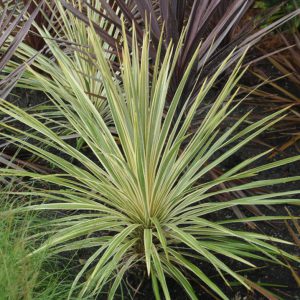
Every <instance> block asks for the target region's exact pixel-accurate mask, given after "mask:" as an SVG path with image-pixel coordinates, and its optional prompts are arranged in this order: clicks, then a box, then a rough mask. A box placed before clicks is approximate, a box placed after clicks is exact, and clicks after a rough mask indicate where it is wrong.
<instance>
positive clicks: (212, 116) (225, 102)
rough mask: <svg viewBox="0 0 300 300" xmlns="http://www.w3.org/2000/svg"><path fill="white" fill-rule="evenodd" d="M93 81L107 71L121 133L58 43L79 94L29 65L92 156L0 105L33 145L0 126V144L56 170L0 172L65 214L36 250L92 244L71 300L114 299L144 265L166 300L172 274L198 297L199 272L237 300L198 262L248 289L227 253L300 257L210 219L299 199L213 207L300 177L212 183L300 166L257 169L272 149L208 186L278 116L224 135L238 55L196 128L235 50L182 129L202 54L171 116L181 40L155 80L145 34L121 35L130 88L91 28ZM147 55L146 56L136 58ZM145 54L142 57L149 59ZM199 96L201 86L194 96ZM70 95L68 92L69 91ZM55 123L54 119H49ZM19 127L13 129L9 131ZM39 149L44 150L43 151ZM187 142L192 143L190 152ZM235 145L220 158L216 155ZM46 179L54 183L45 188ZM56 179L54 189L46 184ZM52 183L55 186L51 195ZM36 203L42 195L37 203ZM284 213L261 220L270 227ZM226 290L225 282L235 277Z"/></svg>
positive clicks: (246, 260)
mask: <svg viewBox="0 0 300 300" xmlns="http://www.w3.org/2000/svg"><path fill="white" fill-rule="evenodd" d="M87 33H88V37H89V40H90V43H91V47H92V48H91V52H92V54H93V59H94V60H93V61H94V63H95V64H96V66H97V72H96V74H95V76H96V75H97V76H100V78H101V80H102V82H103V85H104V91H105V96H106V98H107V101H108V105H109V109H110V112H111V116H112V119H113V125H114V130H112V129H111V128H110V127H109V126H108V125H107V124H106V123H105V121H104V119H103V117H102V115H101V113H100V112H99V110H97V109H96V107H95V103H94V102H93V101H92V100H91V98H90V97H89V96H88V95H87V94H86V93H85V91H84V88H83V87H82V86H81V85H78V84H77V79H78V78H77V77H78V76H80V74H77V73H76V71H75V70H73V69H72V68H71V66H70V64H69V63H68V61H67V60H66V58H65V56H64V55H63V52H62V51H61V50H60V49H59V47H58V46H57V45H56V43H55V41H51V42H49V44H50V47H51V51H52V52H53V53H55V55H56V57H57V60H58V63H59V64H60V65H61V67H62V70H63V72H64V76H65V78H66V80H67V81H68V82H69V85H70V88H71V89H72V91H73V93H74V95H75V97H68V95H69V93H68V92H67V91H66V92H65V97H64V98H62V97H61V95H63V91H60V92H61V94H58V93H57V92H56V87H55V86H53V83H52V82H51V81H48V80H47V79H46V78H45V77H43V76H42V75H40V74H39V73H38V72H35V71H34V70H31V71H32V72H33V74H35V76H36V80H39V81H40V82H41V83H42V84H43V85H44V88H45V90H47V91H48V92H49V98H50V99H51V100H52V101H53V103H54V104H55V105H56V106H57V108H58V109H59V110H60V111H61V113H62V114H63V115H64V117H65V118H66V119H67V120H68V123H67V124H68V127H69V128H70V130H71V131H75V132H77V134H78V135H79V136H80V137H81V138H82V139H83V140H84V142H85V144H86V146H87V148H88V151H79V150H77V149H76V147H74V145H72V144H70V143H68V142H67V141H66V140H64V139H63V138H62V136H60V135H59V134H57V133H56V132H55V131H54V130H52V129H51V128H50V127H49V126H48V122H45V123H43V122H41V121H40V120H38V118H37V117H36V116H35V115H31V114H29V113H27V112H25V111H24V110H22V109H20V108H18V107H16V106H14V105H12V104H11V103H9V102H7V101H5V100H1V105H0V110H1V111H2V112H3V113H5V114H7V115H9V116H11V117H13V118H14V119H15V120H16V121H18V122H21V123H23V124H25V125H26V126H27V127H28V128H30V129H31V131H28V134H27V138H28V139H27V140H26V139H20V138H18V134H19V133H20V131H21V130H20V129H18V128H19V127H18V126H15V127H14V126H13V125H8V124H5V123H2V124H1V125H2V126H3V127H4V128H5V129H8V131H5V132H8V133H5V132H4V131H2V133H1V135H2V137H4V138H6V139H7V140H9V141H12V142H14V143H15V144H16V145H18V146H20V147H22V148H24V149H26V150H28V151H30V152H31V153H33V154H34V155H36V156H37V157H39V158H41V159H42V160H43V161H44V162H47V163H49V164H51V165H53V166H54V169H53V172H52V173H50V174H47V175H45V174H42V173H39V172H32V171H16V170H13V169H9V168H3V169H1V170H0V174H1V176H3V177H14V176H18V177H26V178H30V179H31V180H32V181H33V182H35V183H36V184H37V185H36V187H35V190H33V191H32V190H29V191H26V190H25V191H23V192H10V193H11V194H14V193H18V195H20V194H22V195H24V197H27V196H28V197H29V196H30V197H31V198H35V200H34V201H35V203H33V204H32V203H31V204H30V205H28V206H27V208H26V209H27V210H55V211H65V212H66V213H67V214H68V215H67V216H63V217H57V218H55V219H53V220H51V222H50V223H49V224H50V225H51V226H52V228H51V229H50V230H49V232H48V235H49V237H48V239H47V241H46V242H44V243H43V244H42V245H41V246H40V248H38V249H37V250H36V251H35V252H33V253H32V255H34V254H35V253H38V252H40V251H43V250H45V249H50V250H52V251H53V253H58V252H65V251H74V250H76V249H89V251H88V253H91V255H90V256H89V257H88V258H87V259H86V261H85V263H84V266H83V267H82V270H81V271H80V272H79V273H78V274H77V276H76V278H75V280H74V283H73V285H72V288H71V290H70V295H69V297H70V298H71V297H72V295H76V296H75V297H76V299H82V298H84V297H92V299H95V297H96V296H97V295H99V294H101V293H102V292H104V291H106V292H107V291H108V299H114V297H115V295H116V293H117V292H118V291H119V289H120V288H121V286H122V285H123V279H124V278H125V277H126V274H127V271H128V270H130V269H134V268H144V269H145V270H146V272H147V274H148V276H149V277H150V278H151V280H152V285H153V291H154V294H155V297H156V298H157V299H162V298H165V299H171V296H170V292H169V289H168V285H167V278H170V277H171V278H173V279H175V280H176V281H177V282H178V283H179V284H180V285H181V286H182V288H183V289H184V290H185V291H186V293H187V294H188V295H189V297H190V298H191V299H197V295H196V292H195V291H194V290H193V288H192V286H191V284H190V282H189V280H188V278H189V277H190V276H194V277H195V278H197V280H199V281H200V282H202V283H203V284H205V285H207V286H208V287H209V288H210V289H211V290H212V291H213V292H214V293H216V294H217V295H218V296H219V297H220V298H222V299H228V297H227V296H226V295H225V294H224V292H223V291H222V290H221V288H220V287H218V286H217V285H216V284H215V283H214V282H213V280H212V279H211V278H209V277H208V276H207V275H206V272H205V270H203V269H201V268H200V267H199V266H198V265H197V262H198V261H203V260H204V261H206V262H207V263H210V264H211V265H212V266H213V267H214V268H215V269H216V271H217V272H218V273H219V274H220V276H221V277H222V278H223V279H224V281H225V282H227V279H226V277H225V276H228V275H229V276H231V277H233V278H234V279H235V280H236V281H238V282H240V283H241V284H242V285H243V286H245V287H246V288H249V289H250V286H249V284H248V282H249V281H247V280H246V279H244V278H243V277H242V275H241V274H240V273H238V272H236V271H235V270H233V269H232V268H230V267H229V266H228V265H226V263H225V262H223V259H222V258H223V257H227V258H229V259H232V260H235V261H237V262H240V263H242V264H244V265H246V266H252V267H253V266H254V262H253V260H268V261H274V262H277V263H279V264H282V265H284V264H285V263H284V262H281V261H280V260H279V258H277V255H281V256H282V255H283V256H284V257H285V258H286V259H291V260H296V261H299V259H297V258H295V257H293V256H292V255H290V254H288V253H286V252H284V251H283V250H279V249H278V248H277V247H276V246H274V243H277V242H278V243H288V242H285V241H283V240H279V239H277V238H273V237H270V236H265V235H261V234H257V233H253V232H243V231H239V230H233V229H230V227H228V225H227V224H230V223H235V222H243V221H245V220H240V219H238V220H236V219H231V220H218V221H216V222H213V221H210V220H209V219H210V216H211V214H213V213H215V212H218V211H220V210H224V209H227V208H230V207H234V206H238V205H266V204H267V205H276V204H283V203H290V204H293V203H297V204H299V199H296V198H295V197H294V196H295V195H296V194H298V193H299V191H298V190H294V191H287V192H280V193H279V192H277V193H269V194H263V195H256V196H251V197H241V198H240V199H234V200H228V201H227V202H223V203H221V202H219V201H215V197H216V195H217V194H220V193H228V192H229V191H231V190H236V191H243V190H248V189H252V188H257V187H264V186H271V185H275V184H278V183H285V182H290V181H295V180H299V179H300V176H294V177H288V178H280V179H266V180H255V179H254V180H253V181H251V182H250V183H246V184H240V185H236V186H234V187H232V188H228V189H224V190H222V191H220V190H218V191H214V189H213V188H214V187H215V186H216V185H218V184H219V183H222V182H229V181H232V180H234V179H241V178H252V177H253V178H255V175H257V174H259V173H260V172H263V171H266V170H269V169H272V168H275V167H279V166H281V165H283V164H287V163H292V162H294V161H297V160H299V159H300V156H297V157H292V158H285V159H282V160H279V161H277V162H272V163H268V164H266V165H260V166H257V167H250V166H249V165H250V164H253V163H254V162H256V161H257V160H258V159H259V158H261V157H262V156H263V155H265V154H267V153H268V152H265V153H261V154H259V155H257V156H254V157H251V158H249V159H247V160H245V161H243V162H242V163H239V164H237V165H235V166H234V167H233V168H232V169H230V170H228V171H227V172H225V173H224V174H222V175H221V176H220V177H218V178H216V179H214V180H207V178H206V177H205V175H206V174H207V172H209V170H210V169H211V168H213V167H215V166H217V165H220V164H221V163H222V162H223V161H225V160H226V159H227V158H229V157H230V156H231V155H233V154H234V153H236V152H237V151H238V150H239V149H241V148H242V147H243V146H244V145H246V144H247V143H248V142H249V141H250V140H251V139H253V138H254V137H256V136H257V135H259V134H260V133H261V132H263V131H264V130H266V129H267V128H269V127H270V126H272V125H273V124H275V123H276V122H277V121H279V120H280V119H281V116H280V115H281V114H282V112H276V113H273V114H272V115H270V116H268V117H265V118H264V119H262V120H260V121H258V122H256V123H253V124H250V125H248V126H247V127H244V126H243V127H242V128H241V124H242V123H243V122H244V120H246V118H247V116H248V115H249V113H247V114H245V115H244V116H243V117H241V119H240V120H238V121H237V122H236V123H235V124H234V125H233V126H232V127H231V128H230V129H228V130H227V131H226V132H219V130H218V128H219V126H220V124H221V123H222V122H224V121H225V119H226V117H227V116H228V115H229V114H230V113H232V111H233V110H234V108H235V107H233V106H232V103H233V100H234V98H235V95H236V93H237V91H236V86H237V82H238V80H239V79H240V77H241V76H242V73H241V71H240V67H241V60H240V61H239V62H238V64H237V65H236V67H235V68H234V70H233V71H232V73H231V76H230V78H229V79H228V81H227V83H226V84H225V86H224V88H223V89H222V90H221V91H220V92H219V95H218V97H217V100H216V101H215V102H214V103H213V105H212V106H211V108H210V110H209V111H208V113H207V115H206V117H205V119H204V120H203V121H202V123H201V124H200V126H199V127H198V128H197V130H196V131H193V132H190V130H189V129H190V125H191V122H192V120H193V117H194V116H195V114H196V111H197V109H198V108H199V106H201V105H202V103H203V102H204V101H205V99H206V98H207V95H208V93H209V91H210V89H211V87H212V86H213V84H214V82H215V79H216V78H217V77H218V76H219V74H220V73H221V72H222V71H223V69H224V68H225V67H226V64H227V63H228V61H230V59H231V54H230V55H229V56H228V57H227V58H226V59H225V60H224V61H223V63H222V64H221V66H220V67H219V69H218V70H217V71H216V73H215V74H214V76H212V77H211V78H210V79H208V80H206V81H204V82H203V84H202V87H201V89H200V90H199V93H198V94H197V97H196V99H195V101H194V103H193V105H192V106H190V107H189V108H188V109H186V107H185V106H184V107H183V108H182V110H181V113H180V115H179V117H178V118H177V119H176V120H175V122H174V115H175V111H176V109H177V106H178V103H179V100H180V98H181V94H182V93H183V89H184V86H185V84H186V80H187V79H188V77H189V74H190V72H191V70H192V67H193V65H194V61H195V59H196V57H197V52H196V53H195V54H194V55H193V57H192V59H191V61H190V62H189V65H188V66H187V68H186V71H185V73H184V75H183V77H182V80H181V82H180V84H179V85H178V87H177V90H176V93H175V94H174V98H173V101H172V102H171V103H170V105H169V106H168V107H167V109H166V101H167V92H168V87H169V84H170V80H171V78H172V72H173V70H174V66H175V65H176V61H177V59H178V56H179V54H180V52H181V50H182V49H181V45H182V42H180V43H178V46H177V47H176V48H174V49H173V47H172V45H170V46H168V49H167V51H166V53H165V55H164V58H163V61H162V62H161V60H160V57H159V55H160V52H158V54H157V57H156V63H155V67H154V71H153V77H152V78H151V81H150V78H149V44H150V41H149V35H148V34H147V33H145V35H144V40H143V46H142V49H140V48H139V47H138V44H137V40H136V36H135V32H134V31H133V36H132V41H131V42H132V45H131V46H130V49H132V52H131V51H130V50H129V46H128V42H127V39H126V37H124V48H123V50H122V57H123V59H122V66H121V74H120V76H121V82H122V85H120V83H119V78H116V75H115V73H114V72H113V71H112V68H111V66H110V64H109V62H108V60H107V58H106V54H105V51H104V50H103V48H102V42H101V40H100V39H99V37H98V36H97V34H96V33H95V32H94V31H93V29H92V28H89V29H88V30H87ZM140 51H141V53H139V52H140ZM140 57H141V59H140ZM191 94H192V91H191ZM63 96H64V95H63ZM50 118H51V116H49V119H50ZM10 132H13V133H14V134H11V133H10ZM37 144H38V145H39V146H36V145H37ZM182 145H185V146H182ZM224 148H225V149H226V151H224V152H223V154H220V155H219V156H218V157H216V158H215V159H213V160H209V159H210V158H212V156H213V155H214V154H215V153H216V152H217V151H219V150H222V149H224ZM45 183H47V184H45ZM48 184H49V185H48ZM45 186H50V188H48V189H46V188H44V187H45ZM32 196H34V197H32ZM276 218H277V219H280V218H284V217H275V216H274V217H272V216H261V217H252V218H251V221H261V220H270V219H276ZM227 283H228V282H227Z"/></svg>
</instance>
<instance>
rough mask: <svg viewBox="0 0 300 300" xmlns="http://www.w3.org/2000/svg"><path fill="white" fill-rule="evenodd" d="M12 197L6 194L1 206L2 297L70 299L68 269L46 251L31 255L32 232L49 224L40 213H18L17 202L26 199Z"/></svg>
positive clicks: (3, 298)
mask: <svg viewBox="0 0 300 300" xmlns="http://www.w3.org/2000/svg"><path fill="white" fill-rule="evenodd" d="M2 193H3V190H1V194H2ZM11 200H12V199H9V200H7V199H6V198H5V197H2V199H1V206H0V266H1V268H0V291H1V292H0V299H1V300H20V299H24V300H33V299H34V300H63V299H66V297H67V293H68V289H69V288H70V281H67V280H66V278H64V280H63V272H64V271H65V270H64V268H59V267H58V265H57V262H54V259H53V258H49V257H48V256H47V253H45V252H44V253H40V254H39V255H36V256H30V255H29V254H30V252H31V251H32V249H33V248H34V246H36V245H35V240H34V239H31V235H32V233H33V232H34V233H35V234H37V230H38V229H39V228H42V227H43V226H46V222H45V220H43V219H41V218H39V217H38V216H37V215H36V213H31V212H28V213H26V214H22V215H18V214H16V213H15V208H16V202H17V201H19V202H21V201H22V199H20V198H15V199H14V200H15V201H14V202H12V201H11ZM44 228H46V227H44ZM56 259H58V257H56ZM64 276H65V275H64Z"/></svg>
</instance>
